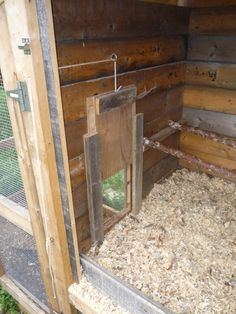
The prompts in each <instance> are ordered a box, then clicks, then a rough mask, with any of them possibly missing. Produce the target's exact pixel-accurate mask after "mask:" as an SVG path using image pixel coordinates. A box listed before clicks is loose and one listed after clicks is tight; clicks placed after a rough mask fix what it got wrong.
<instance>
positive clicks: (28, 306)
mask: <svg viewBox="0 0 236 314" xmlns="http://www.w3.org/2000/svg"><path fill="white" fill-rule="evenodd" d="M0 284H1V286H2V287H3V288H4V289H5V290H6V291H7V292H8V293H9V294H10V295H12V296H13V298H14V299H16V301H17V302H18V303H19V307H20V309H22V311H24V313H28V314H46V313H47V312H45V311H44V310H43V309H41V308H40V307H39V306H38V305H37V304H36V303H35V302H34V301H33V300H31V299H30V298H29V297H28V296H27V294H26V293H25V292H23V291H22V290H21V289H20V288H19V287H18V286H17V285H16V284H15V283H14V282H13V280H11V279H10V278H9V277H8V276H7V275H2V276H1V277H0Z"/></svg>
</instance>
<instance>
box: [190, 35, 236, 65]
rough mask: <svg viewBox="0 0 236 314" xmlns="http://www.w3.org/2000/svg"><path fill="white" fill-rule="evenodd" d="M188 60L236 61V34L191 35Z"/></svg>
mask: <svg viewBox="0 0 236 314" xmlns="http://www.w3.org/2000/svg"><path fill="white" fill-rule="evenodd" d="M235 34H236V32H235ZM188 60H199V61H200V60H202V61H212V62H232V63H235V61H236V36H235V35H234V36H215V35H212V36H206V35H201V36H200V35H197V36H190V37H189V41H188Z"/></svg>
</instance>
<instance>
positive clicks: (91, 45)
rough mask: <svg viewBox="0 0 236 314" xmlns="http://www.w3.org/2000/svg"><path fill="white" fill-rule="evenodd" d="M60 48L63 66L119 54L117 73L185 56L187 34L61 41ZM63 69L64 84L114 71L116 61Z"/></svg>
mask: <svg viewBox="0 0 236 314" xmlns="http://www.w3.org/2000/svg"><path fill="white" fill-rule="evenodd" d="M57 52H58V62H59V66H69V65H73V64H81V63H87V62H96V61H101V60H107V59H108V60H109V59H110V58H111V56H112V55H113V54H116V55H117V73H122V72H127V71H131V70H136V69H141V68H143V67H151V66H155V65H159V64H164V63H168V62H170V61H171V62H176V61H181V60H184V58H185V52H186V49H185V38H184V36H168V37H154V38H150V39H145V38H142V39H135V38H134V39H129V40H125V39H123V40H112V41H86V42H80V43H71V44H59V45H58V48H57ZM59 73H60V80H61V83H62V84H63V85H64V84H65V83H67V84H68V83H72V82H78V81H82V80H88V79H92V78H97V77H101V76H108V75H112V74H113V73H114V65H113V62H105V63H99V64H96V63H93V64H91V65H90V64H87V65H84V66H77V67H72V68H66V69H61V70H60V71H59Z"/></svg>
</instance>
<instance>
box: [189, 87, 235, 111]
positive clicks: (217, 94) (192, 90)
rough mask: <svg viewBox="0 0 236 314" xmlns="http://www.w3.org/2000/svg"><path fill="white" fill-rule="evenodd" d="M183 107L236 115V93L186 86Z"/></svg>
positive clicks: (226, 90)
mask: <svg viewBox="0 0 236 314" xmlns="http://www.w3.org/2000/svg"><path fill="white" fill-rule="evenodd" d="M183 105H184V106H186V107H190V108H195V109H203V110H210V111H217V112H223V113H230V114H236V91H234V90H229V89H224V88H214V87H213V88H212V87H206V86H192V85H186V86H185V88H184V92H183Z"/></svg>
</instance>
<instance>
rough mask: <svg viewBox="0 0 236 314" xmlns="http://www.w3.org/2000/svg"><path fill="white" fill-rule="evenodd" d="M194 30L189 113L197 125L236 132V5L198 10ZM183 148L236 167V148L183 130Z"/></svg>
mask: <svg viewBox="0 0 236 314" xmlns="http://www.w3.org/2000/svg"><path fill="white" fill-rule="evenodd" d="M189 32H190V35H189V41H188V55H187V60H188V62H187V65H186V84H187V85H186V87H185V90H184V95H183V103H184V117H185V118H186V120H187V121H188V122H189V124H191V125H194V126H199V127H200V128H202V129H205V130H210V131H214V132H219V133H221V134H224V135H227V136H232V137H236V126H235V121H236V116H235V115H236V6H234V7H228V8H205V9H193V10H192V11H191V17H190V28H189ZM181 148H182V150H184V151H186V152H188V153H192V154H194V155H196V156H198V157H200V158H203V159H204V160H206V161H208V162H211V163H215V164H217V165H221V166H224V167H226V168H229V169H236V150H233V149H230V148H229V147H227V146H225V145H222V144H216V143H214V142H212V141H211V140H206V139H203V138H201V137H199V136H196V135H192V134H189V133H182V135H181ZM182 165H184V166H188V164H186V163H183V162H182Z"/></svg>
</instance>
